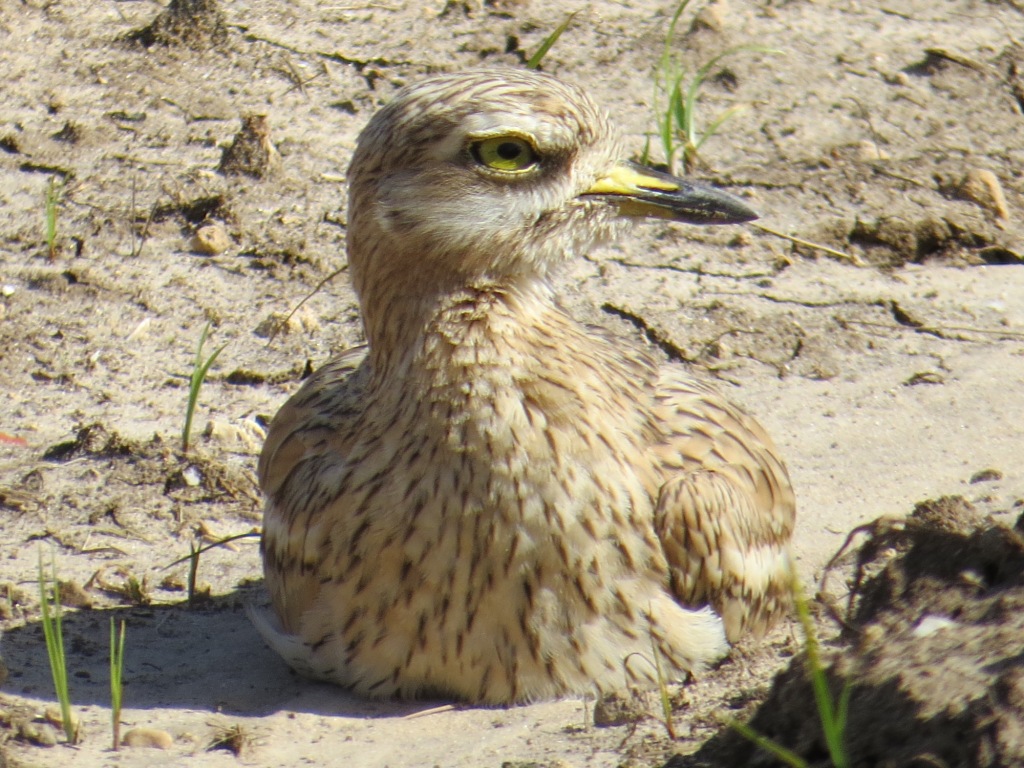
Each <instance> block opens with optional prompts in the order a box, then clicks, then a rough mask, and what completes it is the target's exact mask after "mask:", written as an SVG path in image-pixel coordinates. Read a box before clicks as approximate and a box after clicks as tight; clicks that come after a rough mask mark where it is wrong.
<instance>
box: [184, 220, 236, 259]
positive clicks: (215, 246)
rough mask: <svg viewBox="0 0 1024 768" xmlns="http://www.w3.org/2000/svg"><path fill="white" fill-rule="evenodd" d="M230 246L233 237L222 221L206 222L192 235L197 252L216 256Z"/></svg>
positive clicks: (193, 247)
mask: <svg viewBox="0 0 1024 768" xmlns="http://www.w3.org/2000/svg"><path fill="white" fill-rule="evenodd" d="M230 247H231V238H230V237H229V236H228V233H227V230H226V229H225V228H224V225H223V224H221V223H220V222H213V223H211V224H206V225H204V226H202V227H200V228H199V229H197V230H196V233H195V234H194V235H193V236H192V250H193V251H195V252H196V253H205V254H206V255H208V256H216V255H217V254H218V253H224V251H226V250H227V249H228V248H230Z"/></svg>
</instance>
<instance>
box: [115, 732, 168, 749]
mask: <svg viewBox="0 0 1024 768" xmlns="http://www.w3.org/2000/svg"><path fill="white" fill-rule="evenodd" d="M121 744H122V745H124V746H126V747H148V748H150V749H170V748H171V747H173V746H174V737H173V736H171V734H169V733H168V732H167V731H163V730H160V729H159V728H132V729H131V730H130V731H128V732H127V733H125V735H124V736H123V737H122V738H121Z"/></svg>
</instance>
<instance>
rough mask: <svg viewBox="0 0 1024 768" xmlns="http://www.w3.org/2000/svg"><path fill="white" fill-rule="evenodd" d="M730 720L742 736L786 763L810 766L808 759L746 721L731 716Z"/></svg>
mask: <svg viewBox="0 0 1024 768" xmlns="http://www.w3.org/2000/svg"><path fill="white" fill-rule="evenodd" d="M728 722H729V727H730V728H732V729H733V730H734V731H736V732H737V733H739V734H740V736H742V737H743V738H745V739H748V740H749V741H752V742H753V743H754V744H756V745H757V746H758V747H760V748H761V749H763V750H764V751H765V752H767V753H768V754H770V755H772V756H773V757H776V758H778V759H779V760H780V761H782V762H783V763H785V764H786V765H788V766H791V768H808V763H807V761H806V760H804V759H803V758H802V757H800V755H798V754H796V753H795V752H792V751H790V750H788V749H786V748H785V747H784V746H782V745H781V744H779V743H778V742H776V741H773V740H772V739H769V738H768V737H767V736H762V735H761V734H760V733H758V732H757V731H755V730H754V729H753V728H751V727H750V726H749V725H747V724H746V723H741V722H740V721H739V720H733V719H732V718H730V719H729V721H728Z"/></svg>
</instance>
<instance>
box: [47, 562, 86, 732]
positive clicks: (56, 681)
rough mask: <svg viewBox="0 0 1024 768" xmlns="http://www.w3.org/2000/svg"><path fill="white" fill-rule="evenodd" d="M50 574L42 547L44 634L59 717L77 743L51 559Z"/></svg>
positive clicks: (61, 621) (58, 589) (53, 567)
mask: <svg viewBox="0 0 1024 768" xmlns="http://www.w3.org/2000/svg"><path fill="white" fill-rule="evenodd" d="M50 568H51V574H50V576H49V577H47V575H46V571H45V570H44V569H43V550H42V548H40V549H39V606H40V610H41V612H42V618H43V636H44V637H45V638H46V654H47V656H49V658H50V672H51V673H52V674H53V687H54V689H55V691H56V693H57V701H58V702H59V703H60V720H61V725H63V727H64V736H65V737H66V738H67V740H68V743H69V744H76V743H78V727H77V725H76V724H75V721H74V718H73V717H72V715H71V693H70V691H69V689H68V666H67V657H66V655H65V652H64V624H63V612H62V610H61V605H60V582H58V581H57V561H56V558H54V557H51V559H50Z"/></svg>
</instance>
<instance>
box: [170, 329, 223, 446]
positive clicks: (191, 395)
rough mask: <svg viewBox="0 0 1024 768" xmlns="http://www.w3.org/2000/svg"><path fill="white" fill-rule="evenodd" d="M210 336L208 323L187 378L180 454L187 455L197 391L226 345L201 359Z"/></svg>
mask: <svg viewBox="0 0 1024 768" xmlns="http://www.w3.org/2000/svg"><path fill="white" fill-rule="evenodd" d="M209 335H210V323H209V322H207V323H206V325H204V326H203V332H202V333H201V334H200V335H199V345H198V346H197V347H196V359H195V362H194V363H193V365H192V376H191V377H190V378H189V386H188V405H187V406H186V407H185V426H184V427H183V428H182V430H181V452H182V453H188V443H189V438H190V437H191V435H192V417H193V416H194V415H195V411H196V403H197V402H198V401H199V390H200V389H202V387H203V382H204V381H206V374H208V373H209V372H210V366H211V365H213V364H214V362H215V361H216V360H217V356H218V355H219V354H220V353H221V352H222V351H223V350H224V347H226V346H227V344H221V345H220V346H219V347H217V349H215V350H214V351H213V353H212V354H211V355H210V356H209V357H208V358H206V359H205V360H204V359H203V347H204V346H205V345H206V338H207V336H209Z"/></svg>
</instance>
